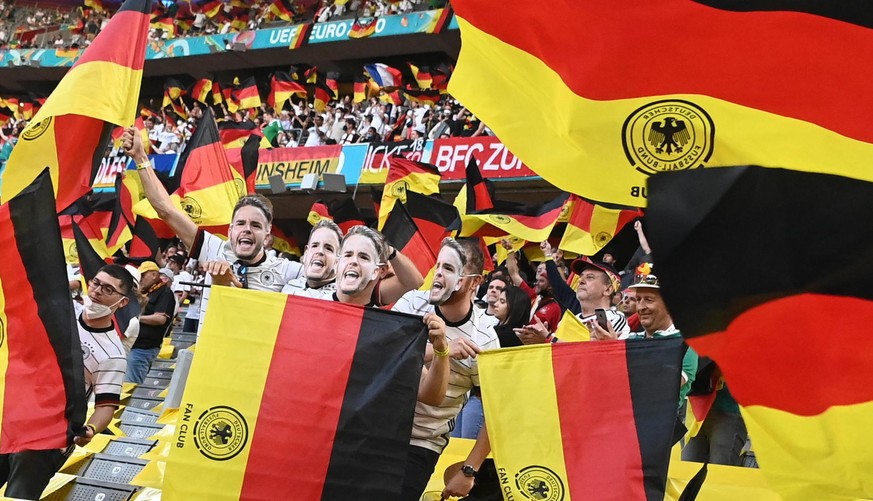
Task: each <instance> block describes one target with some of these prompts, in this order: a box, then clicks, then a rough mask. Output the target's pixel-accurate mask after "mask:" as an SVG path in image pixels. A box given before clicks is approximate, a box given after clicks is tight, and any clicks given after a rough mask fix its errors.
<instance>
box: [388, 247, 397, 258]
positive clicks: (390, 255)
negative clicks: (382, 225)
mask: <svg viewBox="0 0 873 501" xmlns="http://www.w3.org/2000/svg"><path fill="white" fill-rule="evenodd" d="M395 257H397V248H395V247H391V254H388V260H389V261H391V260H392V259H394V258H395Z"/></svg>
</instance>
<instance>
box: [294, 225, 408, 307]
mask: <svg viewBox="0 0 873 501" xmlns="http://www.w3.org/2000/svg"><path fill="white" fill-rule="evenodd" d="M371 231H372V230H371ZM355 232H356V233H359V234H362V235H363V234H364V233H363V232H364V230H355ZM368 234H369V233H368ZM370 236H371V237H372V238H374V239H375V240H374V241H376V242H378V244H374V245H380V246H387V244H386V243H385V242H384V238H383V237H382V236H381V235H380V234H378V232H376V233H375V235H370ZM340 242H343V236H342V230H341V229H340V228H339V226H337V224H336V223H334V222H333V221H331V220H329V219H322V220H321V221H319V222H318V223H316V225H315V226H314V227H313V228H312V231H311V232H310V233H309V242H307V244H306V247H305V250H304V251H303V269H304V275H305V278H304V277H300V278H296V279H294V280H291V281H290V282H288V283H287V284H285V287H284V288H283V289H282V292H284V293H286V294H292V293H293V294H298V295H307V296H310V297H319V296H320V295H321V292H320V291H330V292H333V291H335V290H336V265H337V253H338V252H339V249H340ZM389 262H390V263H391V266H392V268H393V270H394V274H393V275H392V276H390V277H388V278H386V279H382V280H381V281H377V283H374V284H373V289H372V292H371V294H372V298H371V299H372V300H371V302H372V303H374V304H377V305H382V304H385V303H389V304H390V303H393V302H394V301H396V300H397V299H399V298H400V296H402V295H403V293H404V292H406V291H408V290H412V289H417V288H418V287H420V286H421V284H422V283H423V282H424V278H423V277H422V276H421V273H419V272H418V270H417V269H416V268H415V265H414V264H413V263H412V261H410V260H409V258H407V257H406V256H404V255H403V254H401V253H399V252H397V250H396V249H394V248H393V247H392V248H390V251H388V253H387V256H386V257H385V261H384V263H385V264H386V265H387V263H389ZM382 271H384V266H383V267H380V276H381V274H382V273H381V272H382ZM368 285H369V284H368Z"/></svg>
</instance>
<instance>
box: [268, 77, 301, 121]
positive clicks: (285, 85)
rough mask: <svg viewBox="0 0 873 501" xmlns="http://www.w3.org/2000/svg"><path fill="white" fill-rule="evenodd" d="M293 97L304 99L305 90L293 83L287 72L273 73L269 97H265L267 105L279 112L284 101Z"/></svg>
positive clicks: (298, 84)
mask: <svg viewBox="0 0 873 501" xmlns="http://www.w3.org/2000/svg"><path fill="white" fill-rule="evenodd" d="M294 95H297V96H300V97H303V98H306V88H305V87H303V85H301V84H300V83H299V82H295V81H294V79H293V78H291V75H289V74H288V72H287V71H277V72H275V73H273V75H272V76H271V77H270V95H269V96H268V97H267V104H269V105H270V106H271V107H272V108H273V109H274V110H276V111H281V110H282V107H283V106H284V105H285V101H287V100H289V99H291V96H294Z"/></svg>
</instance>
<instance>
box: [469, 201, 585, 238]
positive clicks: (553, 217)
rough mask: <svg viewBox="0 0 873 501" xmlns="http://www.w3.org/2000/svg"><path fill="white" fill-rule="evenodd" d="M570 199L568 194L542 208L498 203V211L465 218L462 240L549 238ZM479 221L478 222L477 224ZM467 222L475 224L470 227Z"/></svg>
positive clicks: (496, 208) (496, 209)
mask: <svg viewBox="0 0 873 501" xmlns="http://www.w3.org/2000/svg"><path fill="white" fill-rule="evenodd" d="M568 198H569V195H568V194H566V193H564V194H561V195H559V196H558V197H557V198H555V199H554V200H552V201H550V202H546V203H545V204H542V205H539V206H512V205H509V204H500V203H497V204H496V206H495V208H493V209H488V210H485V211H479V212H476V213H469V212H468V213H467V214H466V215H465V216H464V219H465V221H464V223H465V224H464V227H463V229H462V230H461V236H462V237H471V236H475V237H486V236H487V237H496V236H502V235H512V236H515V237H518V238H521V239H522V240H527V241H528V242H542V241H543V240H546V239H548V238H549V235H550V234H551V233H552V228H554V226H555V223H556V222H557V221H558V216H559V215H560V214H561V209H562V208H563V206H564V204H565V203H566V202H567V199H568ZM477 219H478V221H475V220H477ZM467 220H471V221H473V224H470V225H468V224H466V223H467Z"/></svg>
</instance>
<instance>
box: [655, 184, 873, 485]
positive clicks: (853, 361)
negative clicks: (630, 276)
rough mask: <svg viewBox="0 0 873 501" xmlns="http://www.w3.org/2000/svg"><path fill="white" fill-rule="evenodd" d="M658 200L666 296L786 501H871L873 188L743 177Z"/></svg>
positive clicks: (662, 193)
mask: <svg viewBox="0 0 873 501" xmlns="http://www.w3.org/2000/svg"><path fill="white" fill-rule="evenodd" d="M651 188H652V195H651V196H652V198H651V200H650V204H649V211H648V214H647V216H646V219H647V221H648V223H649V231H648V233H649V241H650V242H651V245H652V248H653V249H654V252H655V256H656V261H657V263H658V275H659V277H661V278H662V279H663V286H662V288H661V291H662V293H663V295H664V298H665V300H666V301H667V305H668V306H669V308H670V312H671V314H672V316H673V319H674V320H675V322H676V325H681V326H682V334H683V336H685V338H686V339H687V340H688V343H689V344H690V345H691V346H692V347H693V348H694V349H695V350H697V351H698V352H699V353H700V354H701V355H707V356H709V357H710V358H712V359H713V360H714V361H716V363H718V366H719V367H720V368H721V371H722V374H723V376H724V380H725V382H726V384H727V385H728V386H729V387H730V392H731V394H732V395H733V396H734V397H735V398H736V400H737V402H739V404H740V406H741V411H742V413H743V419H744V420H745V423H746V427H747V429H748V431H749V434H750V436H751V438H752V443H753V444H754V447H755V455H756V457H757V459H758V462H759V464H760V466H761V471H762V473H763V474H764V475H765V476H766V477H767V480H768V484H769V485H770V486H771V487H772V488H773V489H774V490H776V491H777V492H778V493H779V494H780V495H781V496H782V498H783V499H786V500H806V499H828V500H831V499H834V500H836V499H857V498H871V497H873V449H871V448H870V440H869V436H868V434H867V432H866V431H863V430H866V429H867V427H868V426H867V423H869V422H870V421H871V419H873V387H871V385H869V384H868V381H871V380H873V365H871V364H870V363H869V353H870V352H871V350H873V337H871V336H870V335H869V333H868V330H867V328H866V326H867V325H869V323H870V321H871V320H873V289H871V288H870V283H871V280H873V262H871V261H870V258H869V256H870V255H871V252H873V234H871V233H870V232H869V231H867V230H866V228H867V227H868V223H869V221H870V217H871V215H873V211H871V209H870V207H869V205H868V204H867V203H866V201H867V200H870V197H871V196H873V184H871V183H868V182H863V181H857V180H853V179H849V178H844V177H840V176H833V175H827V174H813V173H803V172H796V171H789V170H781V169H772V168H760V167H735V168H724V169H711V170H710V169H707V170H697V171H691V172H682V173H673V174H664V175H661V176H657V177H655V178H654V179H653V180H652V184H651ZM761 263H766V265H764V266H762V265H761ZM713 280H717V282H718V285H717V286H711V287H708V286H701V284H702V283H704V282H706V281H713ZM789 341H790V342H789Z"/></svg>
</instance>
